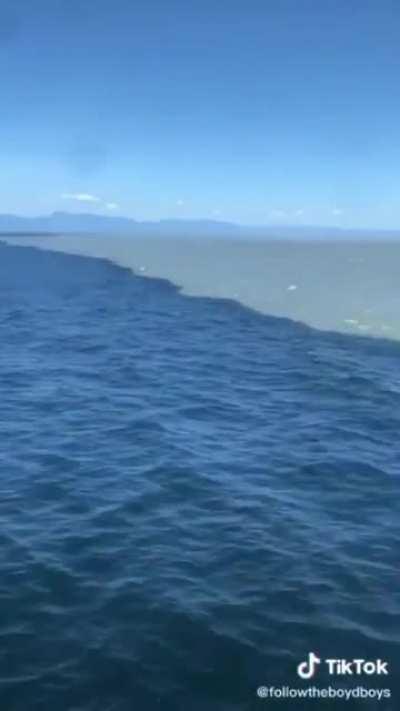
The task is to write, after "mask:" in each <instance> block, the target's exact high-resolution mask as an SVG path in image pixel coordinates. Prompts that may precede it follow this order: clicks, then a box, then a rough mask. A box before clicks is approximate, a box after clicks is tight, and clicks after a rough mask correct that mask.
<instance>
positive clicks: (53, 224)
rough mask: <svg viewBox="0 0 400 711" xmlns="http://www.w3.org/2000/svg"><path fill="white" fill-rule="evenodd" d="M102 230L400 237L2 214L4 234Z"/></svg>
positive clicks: (85, 215)
mask: <svg viewBox="0 0 400 711" xmlns="http://www.w3.org/2000/svg"><path fill="white" fill-rule="evenodd" d="M1 233H3V234H14V235H16V234H20V235H23V234H32V233H33V234H35V233H39V234H43V233H51V234H60V233H62V234H65V233H92V234H93V233H97V234H98V233H102V234H105V233H106V234H126V235H128V234H131V235H138V236H139V235H153V236H164V235H165V236H168V237H170V236H188V237H190V236H198V237H201V236H204V237H234V238H235V237H236V238H241V237H243V238H245V237H252V238H254V239H262V238H272V237H275V238H280V239H301V238H302V239H307V238H308V239H329V238H336V239H346V238H353V239H357V238H370V239H374V238H379V237H381V238H386V239H400V230H398V231H394V230H391V231H389V230H381V231H379V230H360V229H359V230H347V229H341V228H339V227H315V226H311V227H307V226H290V225H288V226H287V225H281V226H267V227H248V226H244V225H237V224H234V223H230V222H222V221H218V220H160V221H158V222H139V221H136V220H133V219H131V218H129V217H114V216H109V215H93V214H90V213H70V212H53V213H52V214H51V215H46V216H43V217H20V216H18V215H0V234H1Z"/></svg>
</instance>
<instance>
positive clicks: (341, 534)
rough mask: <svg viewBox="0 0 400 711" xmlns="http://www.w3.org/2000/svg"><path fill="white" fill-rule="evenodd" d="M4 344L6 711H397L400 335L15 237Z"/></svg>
mask: <svg viewBox="0 0 400 711" xmlns="http://www.w3.org/2000/svg"><path fill="white" fill-rule="evenodd" d="M0 344H1V345H0V374H1V375H0V378H1V381H0V458H1V474H0V515H1V529H0V530H1V532H0V543H1V548H0V564H1V570H0V573H1V574H0V615H1V617H0V642H1V644H0V695H1V709H2V710H3V709H4V711H26V710H27V709H29V710H30V709H32V710H34V711H55V710H56V709H57V711H67V710H68V711H92V710H93V711H132V710H135V711H136V710H138V711H153V710H156V709H163V710H164V711H200V710H201V711H203V710H205V711H238V710H239V709H240V710H242V709H243V710H247V709H259V708H265V709H266V708H277V709H310V708H315V709H325V708H326V709H333V708H347V709H358V708H360V709H361V708H363V709H375V708H376V709H392V710H395V709H396V710H397V709H398V708H399V700H398V691H399V680H398V670H399V663H400V626H399V619H400V617H399V614H400V593H399V590H400V587H399V560H400V527H399V509H400V502H399V464H400V443H399V432H400V369H399V365H400V345H399V344H395V343H390V342H389V341H387V342H385V341H373V340H368V339H361V338H359V339H355V338H350V337H345V336H340V335H335V334H327V333H325V334H323V333H319V332H317V331H313V330H311V329H308V328H306V327H303V326H301V325H298V324H294V323H291V322H290V321H286V320H278V319H272V318H266V317H263V316H260V315H258V314H256V313H253V312H251V311H249V310H246V309H244V308H242V307H241V306H239V305H237V304H235V303H233V302H229V301H214V300H211V299H193V298H192V299H191V298H187V297H183V296H182V295H180V294H179V292H178V291H177V290H176V289H174V288H173V287H172V286H171V285H169V284H168V283H166V282H163V281H157V280H148V279H143V278H140V277H135V276H133V275H132V274H131V273H130V272H128V271H125V270H122V269H119V268H117V267H114V266H113V265H111V264H109V263H107V262H105V261H100V260H90V259H83V258H78V257H68V256H65V255H61V254H58V255H57V254H51V253H46V252H39V251H36V250H33V249H29V248H19V247H15V248H14V247H6V246H4V245H0ZM309 651H314V652H317V653H319V654H320V655H321V656H322V657H340V658H342V657H344V658H347V659H353V658H360V657H364V658H369V659H376V658H382V659H386V660H389V662H390V665H391V670H392V674H391V676H390V678H389V679H383V680H381V679H379V678H376V677H374V678H371V677H369V678H367V679H366V678H365V677H364V678H363V679H362V683H363V684H364V685H365V686H369V687H373V688H379V687H385V688H387V687H389V688H391V690H392V699H391V700H390V701H388V700H386V701H381V702H378V701H376V700H370V701H356V700H353V701H350V702H345V701H341V702H334V701H332V700H331V701H321V700H320V701H315V700H314V701H310V700H309V701H291V702H289V701H284V700H280V701H279V700H277V701H262V700H260V699H258V698H257V696H256V689H257V687H258V686H260V685H262V684H266V685H268V686H269V685H274V686H276V687H279V686H280V685H283V684H286V685H289V686H291V687H302V686H308V685H309V684H308V683H306V682H302V681H301V680H300V679H298V678H297V676H296V666H297V664H298V663H299V662H300V661H302V660H303V659H305V657H306V656H307V654H308V652H309ZM315 683H318V684H319V685H320V686H324V685H326V684H328V683H333V684H334V685H338V684H339V685H341V686H352V685H354V684H355V683H356V682H355V681H354V679H348V678H347V679H341V680H336V681H335V679H330V678H328V677H327V675H326V673H323V672H321V674H320V676H319V677H318V680H317V682H315ZM357 683H360V681H359V680H358V682H357ZM396 694H397V696H396Z"/></svg>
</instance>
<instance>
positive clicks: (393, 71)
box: [0, 0, 400, 230]
mask: <svg viewBox="0 0 400 711" xmlns="http://www.w3.org/2000/svg"><path fill="white" fill-rule="evenodd" d="M399 35H400V6H399V4H398V3H397V2H396V1H395V0H382V2H380V3H377V2H376V1H375V0H366V1H365V2H363V3H361V2H353V1H351V2H349V1H348V0H346V1H345V0H326V1H325V2H324V3H315V2H312V1H311V0H296V1H295V0H280V2H269V1H266V0H250V1H249V2H248V3H246V4H245V5H244V4H243V3H242V2H239V1H238V0H230V2H227V0H221V2H219V3H218V4H217V5H216V4H215V3H212V2H211V1H210V0H204V2H202V3H201V4H200V3H198V4H197V3H196V4H190V5H189V3H184V2H183V0H170V2H169V3H165V2H162V0H148V2H146V3H144V2H143V3H138V4H137V3H132V2H129V0H116V2H114V3H112V4H111V3H109V2H108V1H106V0H98V2H97V3H96V4H91V5H89V4H88V3H87V2H84V1H83V0H57V1H56V2H55V0H37V2H36V3H34V4H32V3H31V2H28V1H27V0H19V1H17V2H16V0H12V1H11V0H3V2H2V4H1V8H0V60H1V66H2V78H1V84H2V112H1V113H2V116H1V119H0V121H1V129H2V131H1V136H2V156H3V165H2V167H3V170H2V171H1V174H0V196H1V197H0V213H17V214H19V215H23V216H33V215H37V214H46V213H51V212H54V211H68V212H74V211H76V212H82V211H83V210H84V211H88V212H91V213H95V214H98V215H107V214H108V215H114V216H116V215H120V214H121V215H125V216H128V217H132V218H135V219H138V220H155V221H156V220H159V219H165V218H167V219H168V218H169V219H177V218H179V219H184V220H188V219H199V218H202V219H212V220H221V221H226V222H235V223H242V224H248V225H272V224H274V225H282V226H285V225H298V226H302V225H307V226H313V225H314V226H319V225H326V226H327V227H329V226H338V227H341V228H344V229H349V228H366V229H368V228H369V229H380V228H382V229H388V230H390V229H392V230H395V229H398V228H400V200H399V190H400V180H399V178H400V168H399V166H400V147H399V142H398V138H397V134H398V125H399V122H400V93H399V92H398V89H397V84H398V75H399V69H400V66H399V65H400V49H399V42H398V37H399Z"/></svg>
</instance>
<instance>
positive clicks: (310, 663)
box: [297, 652, 389, 679]
mask: <svg viewBox="0 0 400 711" xmlns="http://www.w3.org/2000/svg"><path fill="white" fill-rule="evenodd" d="M321 662H322V660H321V659H320V658H319V657H317V655H316V654H314V652H310V653H309V655H308V660H307V661H305V662H301V664H299V665H298V667H297V674H298V675H299V676H300V677H301V678H302V679H312V677H313V676H314V674H315V672H316V670H317V665H318V664H321ZM323 663H324V664H326V666H327V667H328V670H327V671H328V674H330V675H333V676H344V675H346V674H347V675H350V676H353V675H354V676H360V675H362V674H367V675H371V674H377V675H388V674H389V668H388V667H389V662H384V661H383V660H382V659H375V660H374V661H370V660H368V659H352V660H351V661H349V660H348V659H324V660H323Z"/></svg>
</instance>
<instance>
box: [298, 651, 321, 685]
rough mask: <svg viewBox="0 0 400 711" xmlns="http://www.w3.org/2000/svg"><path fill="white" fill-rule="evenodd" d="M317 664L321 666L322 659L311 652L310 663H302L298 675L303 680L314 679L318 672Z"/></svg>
mask: <svg viewBox="0 0 400 711" xmlns="http://www.w3.org/2000/svg"><path fill="white" fill-rule="evenodd" d="M317 664H321V660H320V658H319V657H317V655H316V654H314V652H310V653H309V655H308V661H306V662H302V663H301V664H299V666H298V667H297V673H298V675H299V676H301V678H302V679H312V677H313V676H314V674H315V672H316V669H317Z"/></svg>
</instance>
